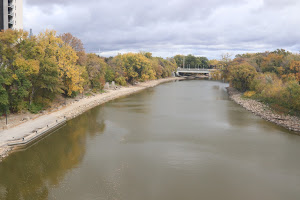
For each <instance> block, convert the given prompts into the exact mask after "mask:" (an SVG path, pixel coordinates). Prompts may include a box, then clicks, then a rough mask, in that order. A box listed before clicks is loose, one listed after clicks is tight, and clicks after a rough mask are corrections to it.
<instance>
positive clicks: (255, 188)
mask: <svg viewBox="0 0 300 200" xmlns="http://www.w3.org/2000/svg"><path fill="white" fill-rule="evenodd" d="M226 86H227V84H225V83H221V82H216V81H208V80H194V81H177V82H170V83H166V84H162V85H160V86H157V87H155V88H150V89H146V90H144V91H142V92H140V93H138V94H134V95H131V96H128V97H124V98H121V99H117V100H114V101H111V102H109V103H106V104H104V105H102V106H99V107H97V108H95V109H92V110H90V111H88V112H86V113H85V114H83V115H81V116H79V117H77V118H75V119H73V120H71V121H69V122H68V123H67V125H65V126H64V127H62V128H61V129H59V130H57V131H56V132H54V133H52V134H51V135H49V136H48V137H46V138H44V139H43V140H41V141H39V142H37V143H36V144H34V145H32V146H30V147H28V148H27V149H26V150H23V151H19V152H15V153H13V154H12V155H10V156H9V157H8V158H7V159H5V160H4V161H3V162H2V163H0V199H1V200H2V199H9V200H10V199H11V200H17V199H29V200H36V199H62V200H69V199H70V200H77V199H82V200H96V199H99V200H102V199H103V200H199V199H203V200H214V199H222V200H241V199H243V200H299V199H300V137H299V136H297V135H293V134H292V133H291V132H288V131H286V130H285V129H283V128H281V127H279V126H277V125H274V124H271V123H269V122H266V121H264V120H262V119H260V118H259V117H256V116H254V115H253V114H252V113H250V112H248V111H246V110H245V109H243V108H242V107H240V106H239V105H237V104H235V103H234V102H232V101H230V100H229V99H228V95H227V93H226V90H225V87H226Z"/></svg>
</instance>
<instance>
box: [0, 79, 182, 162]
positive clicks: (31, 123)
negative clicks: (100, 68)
mask: <svg viewBox="0 0 300 200" xmlns="http://www.w3.org/2000/svg"><path fill="white" fill-rule="evenodd" d="M179 79H182V78H176V77H174V78H166V79H159V80H154V81H148V82H144V83H140V84H138V85H136V86H129V87H122V88H120V89H117V90H108V91H107V92H106V93H102V94H97V95H95V96H92V97H89V98H84V99H81V100H77V101H74V102H73V103H71V104H70V105H67V106H65V107H62V108H60V109H59V110H58V111H55V112H52V113H47V114H44V115H37V117H36V118H35V119H29V120H28V121H26V122H23V123H21V122H19V123H21V124H18V125H17V126H15V127H12V128H8V129H7V130H2V131H0V161H1V159H2V158H4V157H6V156H7V155H8V154H9V152H11V151H12V148H11V147H9V146H8V144H9V143H11V142H14V141H19V140H25V141H26V139H27V138H28V137H31V135H32V134H34V133H35V132H36V131H38V130H47V125H48V126H49V127H50V126H51V125H53V124H55V123H59V121H61V120H63V119H67V120H70V119H73V118H75V117H77V116H78V115H80V114H82V113H84V112H86V111H87V110H90V109H91V108H94V107H96V106H98V105H100V104H103V103H105V102H108V101H110V100H113V99H117V98H119V97H122V96H126V95H129V94H133V93H136V92H139V91H141V90H143V89H145V88H149V87H154V86H156V85H158V84H161V83H164V82H169V81H173V80H179ZM23 138H24V139H23Z"/></svg>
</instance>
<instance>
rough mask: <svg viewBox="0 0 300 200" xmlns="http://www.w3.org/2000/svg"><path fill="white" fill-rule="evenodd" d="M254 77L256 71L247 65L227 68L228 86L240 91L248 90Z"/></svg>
mask: <svg viewBox="0 0 300 200" xmlns="http://www.w3.org/2000/svg"><path fill="white" fill-rule="evenodd" d="M256 75H257V72H256V69H255V68H254V67H253V66H252V65H250V64H248V63H244V64H240V65H233V66H230V68H229V81H230V84H231V86H232V87H234V88H236V89H238V90H240V91H247V90H249V89H250V85H251V82H252V81H253V79H254V78H255V76H256Z"/></svg>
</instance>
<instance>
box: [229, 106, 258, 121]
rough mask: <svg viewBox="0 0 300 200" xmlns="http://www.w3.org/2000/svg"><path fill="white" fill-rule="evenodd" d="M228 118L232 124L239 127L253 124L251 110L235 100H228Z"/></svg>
mask: <svg viewBox="0 0 300 200" xmlns="http://www.w3.org/2000/svg"><path fill="white" fill-rule="evenodd" d="M228 103H229V104H228V109H226V111H227V113H226V114H227V119H228V122H229V124H230V125H231V126H237V127H248V126H250V125H253V120H254V119H253V118H254V117H255V116H252V113H251V112H248V111H246V110H245V109H244V108H242V107H241V106H240V105H237V104H235V103H234V102H228Z"/></svg>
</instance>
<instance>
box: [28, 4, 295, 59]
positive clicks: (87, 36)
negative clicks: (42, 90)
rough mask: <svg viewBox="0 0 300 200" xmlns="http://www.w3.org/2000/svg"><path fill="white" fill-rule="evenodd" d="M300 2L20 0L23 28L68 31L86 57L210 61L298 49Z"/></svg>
mask: <svg viewBox="0 0 300 200" xmlns="http://www.w3.org/2000/svg"><path fill="white" fill-rule="evenodd" d="M299 10H300V0H147V1H143V0H24V29H25V30H29V29H30V28H32V29H33V31H34V33H35V34H37V33H38V32H40V31H43V30H45V29H55V30H57V31H58V33H65V32H70V33H72V34H73V35H75V36H76V37H78V38H80V39H81V40H82V41H83V43H84V45H85V48H86V50H87V51H88V52H98V51H99V49H100V51H101V55H103V56H108V55H113V54H116V53H117V52H120V53H124V52H128V51H132V52H139V51H150V52H153V53H154V55H155V56H161V57H171V56H173V55H175V54H190V53H191V54H194V55H199V56H206V57H208V58H210V59H212V58H217V59H218V58H220V56H221V54H222V53H227V52H228V53H230V54H232V55H235V54H237V53H243V52H259V51H265V50H275V49H277V48H285V49H287V50H290V51H294V52H299V50H300V42H299V40H300V11H299Z"/></svg>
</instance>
